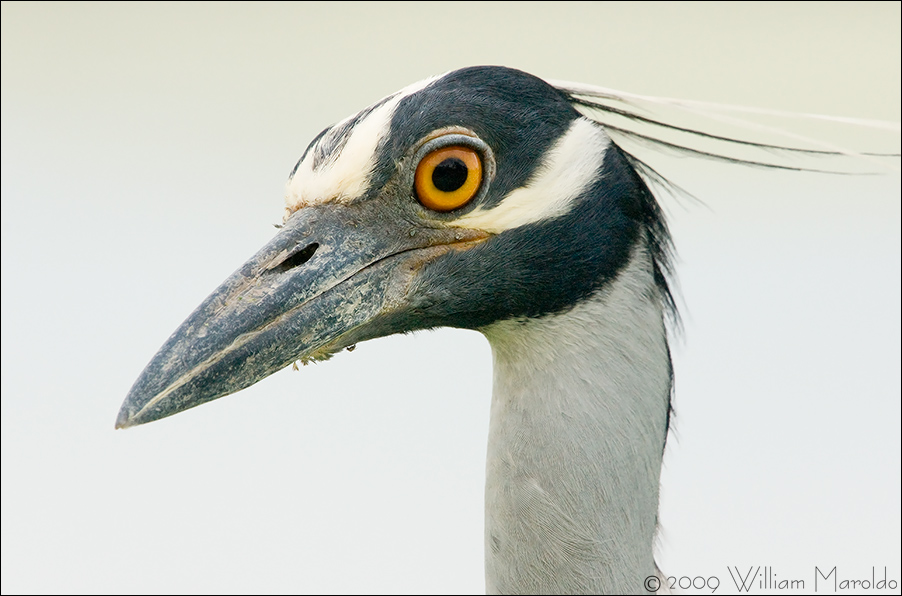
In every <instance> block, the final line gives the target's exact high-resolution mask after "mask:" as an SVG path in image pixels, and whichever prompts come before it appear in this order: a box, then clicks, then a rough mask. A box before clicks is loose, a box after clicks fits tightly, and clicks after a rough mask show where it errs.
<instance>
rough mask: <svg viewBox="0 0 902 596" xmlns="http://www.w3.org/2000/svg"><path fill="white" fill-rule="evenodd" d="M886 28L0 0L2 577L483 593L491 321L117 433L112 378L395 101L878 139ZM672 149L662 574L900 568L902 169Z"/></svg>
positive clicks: (773, 16) (396, 341)
mask: <svg viewBox="0 0 902 596" xmlns="http://www.w3.org/2000/svg"><path fill="white" fill-rule="evenodd" d="M899 23H900V11H899V4H898V3H883V4H871V3H855V4H854V5H853V4H829V5H822V4H819V3H806V4H782V3H781V4H762V5H759V4H730V5H719V4H704V5H702V4H683V3H679V4H641V5H633V4H625V5H624V4H567V3H554V4H527V3H505V4H492V5H483V4H468V3H450V4H439V5H432V4H417V3H403V4H365V5H360V4H344V5H331V4H319V3H315V4H292V5H270V4H263V3H255V4H252V5H251V4H244V5H241V4H238V5H236V4H228V5H216V4H213V5H206V4H205V5H183V4H174V5H146V4H142V5H132V4H128V5H110V4H106V3H104V4H87V5H85V4H81V5H72V4H19V3H7V2H4V3H3V5H2V133H3V140H2V284H3V285H2V309H3V310H2V317H3V320H2V366H3V369H2V503H3V506H2V574H0V577H2V590H3V592H4V593H9V592H53V591H57V590H59V591H66V592H93V591H99V592H107V593H114V592H119V591H125V592H156V591H161V592H169V593H175V592H182V591H188V592H209V591H213V592H215V591H237V592H270V591H272V592H297V591H301V592H319V591H329V592H342V591H377V592H390V591H400V592H410V593H414V592H419V591H425V592H443V591H449V592H455V591H461V592H480V591H481V590H482V589H483V570H482V551H483V546H482V509H483V505H482V489H483V472H484V450H485V437H486V432H487V423H488V406H489V396H490V390H491V371H490V351H489V347H488V345H487V343H486V342H485V340H484V339H483V338H482V337H481V336H480V335H478V334H476V333H472V332H463V331H449V330H443V331H439V332H430V333H419V334H415V335H413V336H407V337H393V338H388V339H383V340H378V341H373V342H370V343H367V344H362V345H361V346H359V347H358V349H357V351H355V352H354V353H353V354H341V355H339V356H337V357H336V358H335V359H334V360H333V361H331V362H328V363H324V364H319V365H316V366H309V367H306V368H304V369H302V370H301V371H300V372H291V371H290V370H287V371H283V372H280V373H278V374H276V375H274V376H272V377H271V378H269V379H267V380H265V381H263V382H261V383H260V384H259V385H257V386H255V387H253V388H251V389H248V390H246V391H244V392H242V393H240V394H238V395H235V396H232V397H228V398H224V399H222V400H220V401H218V402H214V403H212V404H209V405H206V406H203V407H201V408H198V409H195V410H192V411H190V412H187V413H184V414H181V415H179V416H177V417H175V418H170V419H167V420H165V421H162V422H158V423H154V424H151V425H149V426H146V427H141V428H137V429H132V430H129V431H113V421H114V419H115V416H116V412H117V411H118V408H119V405H120V403H121V401H122V399H123V398H124V397H125V394H126V392H127V391H128V388H129V387H130V386H131V383H132V382H133V381H134V379H135V378H136V377H137V375H138V374H139V373H140V371H141V369H142V368H143V366H144V365H145V364H146V363H147V361H148V360H149V359H150V358H151V356H152V355H153V354H154V352H155V351H156V350H157V348H158V347H159V346H160V345H161V344H162V342H163V341H164V340H165V339H166V338H167V337H168V336H169V334H170V333H171V332H172V331H173V330H174V329H175V327H176V326H177V325H178V324H179V323H180V322H181V321H182V320H183V319H184V317H185V316H187V315H188V314H189V313H190V312H191V311H192V310H193V309H194V307H195V306H196V305H197V304H198V303H199V302H200V301H201V300H202V299H203V298H204V297H205V296H206V295H207V294H208V293H209V292H210V291H211V290H212V289H213V288H214V287H216V286H217V285H218V284H219V282H220V281H222V280H223V279H224V278H225V277H226V276H227V275H228V274H229V273H231V272H232V271H233V270H234V269H235V268H236V267H237V266H238V265H239V264H241V263H242V262H244V260H245V259H246V258H247V257H249V256H250V255H251V254H252V253H254V252H255V251H256V249H257V248H258V247H259V246H261V245H262V244H263V243H264V242H265V241H266V240H267V239H268V238H270V237H271V236H272V234H273V233H274V230H273V228H272V227H271V225H270V224H272V223H275V222H277V221H279V220H280V218H281V214H282V204H281V201H282V187H283V184H284V180H285V178H286V176H287V174H288V172H289V171H290V170H291V168H292V166H293V165H294V163H295V161H296V160H297V158H298V157H299V156H300V154H301V152H302V151H303V149H304V147H305V146H306V145H307V143H308V141H309V140H310V139H311V138H312V137H313V136H314V135H315V134H316V133H317V132H319V131H320V130H321V129H322V128H323V127H325V126H327V125H329V124H331V123H333V122H335V121H337V120H339V119H341V118H343V117H344V116H346V115H348V114H350V113H352V112H356V111H357V110H359V109H361V108H363V107H365V106H366V105H368V104H370V103H372V102H373V101H375V100H377V99H379V98H380V97H382V96H384V95H386V94H388V93H390V92H392V91H394V90H396V89H399V88H401V87H403V86H404V85H407V84H408V83H411V82H413V81H416V80H419V79H422V78H424V77H426V76H428V75H432V74H437V73H441V72H444V71H447V70H450V69H453V68H458V67H461V66H467V65H473V64H504V65H508V66H513V67H517V68H521V69H523V70H526V71H529V72H532V73H534V74H537V75H539V76H543V77H547V78H557V79H567V80H573V81H582V82H586V83H592V84H597V85H604V86H608V87H613V88H619V89H624V90H628V91H633V92H638V93H647V94H652V95H660V96H671V97H686V98H693V99H701V100H710V101H718V102H725V103H736V104H742V105H753V106H761V107H767V108H775V109H782V110H793V111H804V112H817V113H826V114H836V115H844V116H855V117H863V118H880V119H886V120H894V121H898V120H899V113H900V76H899V73H900V50H899V48H900V25H899ZM785 124H786V125H787V126H788V127H791V128H792V127H795V126H798V127H799V129H800V130H803V131H805V132H806V133H807V132H810V131H811V127H809V126H808V124H807V123H804V122H802V123H796V122H792V121H790V122H788V123H785ZM815 132H817V131H815ZM825 134H826V133H825ZM829 134H830V135H832V136H831V140H833V141H836V140H839V141H844V140H845V141H848V142H849V143H850V144H853V145H855V148H859V149H862V148H869V147H872V146H873V145H872V143H875V144H880V143H883V145H882V146H880V147H879V148H880V149H887V148H889V149H890V150H898V134H895V135H893V134H889V135H888V139H887V135H883V136H880V135H877V136H869V135H864V136H862V135H861V134H860V132H859V131H854V130H852V131H847V132H842V131H840V132H838V133H837V132H836V130H835V129H832V128H831V129H830V130H829ZM844 135H847V136H844ZM862 139H864V140H866V141H867V143H864V142H862ZM862 145H865V146H864V147H863V146H862ZM659 163H661V164H662V167H664V168H665V170H666V171H667V172H668V173H670V174H672V175H674V177H675V178H677V180H678V181H679V182H680V183H682V184H683V185H684V186H686V187H688V188H689V189H690V190H692V191H693V192H694V193H695V194H696V196H698V198H699V199H700V200H701V201H703V202H704V204H705V205H706V206H705V207H699V206H696V205H693V203H692V202H687V201H684V202H682V203H679V202H674V201H672V200H668V201H665V202H666V203H667V204H668V212H669V213H670V214H671V215H672V221H673V223H672V226H673V231H674V235H675V240H676V244H677V246H678V249H679V252H680V266H679V277H680V282H681V287H682V295H683V302H684V304H685V306H684V308H683V314H684V318H685V327H686V329H685V333H684V334H683V339H682V340H680V341H679V342H677V344H676V345H675V348H674V356H675V366H676V376H677V397H676V406H677V412H678V417H677V419H676V428H677V436H676V438H673V437H672V438H671V441H670V443H669V445H668V451H667V456H666V466H665V470H664V475H663V479H662V483H663V488H662V504H661V524H662V528H663V533H662V537H661V540H660V548H659V556H658V559H659V562H660V564H661V566H662V567H663V569H664V570H665V572H666V573H669V574H674V575H692V576H694V575H699V574H700V575H704V576H709V575H717V576H719V577H720V579H721V581H722V582H724V583H728V582H729V581H730V580H729V575H728V573H727V570H726V566H727V565H736V566H740V567H742V568H743V569H744V570H747V569H748V567H749V566H753V565H771V566H773V571H774V572H775V573H777V574H778V576H780V577H781V578H789V577H799V578H803V579H806V580H809V581H810V580H811V579H813V568H814V565H816V564H817V565H820V566H822V567H827V568H829V567H832V566H834V565H836V566H838V569H839V572H840V573H841V574H842V576H843V577H846V578H863V577H869V576H870V570H871V566H876V567H878V569H881V570H882V567H883V566H889V574H890V576H891V577H895V578H896V579H899V578H900V568H899V561H900V455H899V446H900V422H899V419H900V405H899V404H900V364H899V362H900V201H899V195H900V182H899V175H898V173H889V174H886V175H882V176H864V177H853V178H849V177H838V176H818V175H797V174H786V173H774V172H766V171H760V170H753V169H746V168H737V167H730V166H723V165H718V164H712V163H704V162H702V163H696V162H695V161H693V160H681V161H677V160H669V161H668V160H662V161H661V162H659ZM894 163H895V165H896V166H898V160H896V161H895V162H894ZM809 586H812V584H809ZM726 589H727V588H721V592H723V591H724V590H726Z"/></svg>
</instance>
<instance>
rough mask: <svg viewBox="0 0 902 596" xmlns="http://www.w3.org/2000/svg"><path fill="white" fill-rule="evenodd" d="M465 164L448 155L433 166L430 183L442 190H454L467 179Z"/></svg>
mask: <svg viewBox="0 0 902 596" xmlns="http://www.w3.org/2000/svg"><path fill="white" fill-rule="evenodd" d="M467 173H468V172H467V164H465V163H464V162H463V161H461V160H460V159H458V158H456V157H449V158H448V159H446V160H444V161H443V162H442V163H440V164H438V165H437V166H435V170H433V171H432V183H433V184H434V185H435V187H436V188H437V189H439V190H440V191H442V192H454V191H455V190H457V189H458V188H460V187H461V186H463V185H464V182H466V181H467Z"/></svg>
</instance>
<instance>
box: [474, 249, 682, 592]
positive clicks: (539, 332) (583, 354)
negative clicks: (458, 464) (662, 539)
mask: <svg viewBox="0 0 902 596" xmlns="http://www.w3.org/2000/svg"><path fill="white" fill-rule="evenodd" d="M483 332H484V333H485V335H486V337H487V338H488V339H489V342H490V343H491V346H492V354H493V360H494V390H493V396H492V409H491V423H490V430H489V442H488V461H487V469H486V474H487V478H486V527H485V553H486V588H487V591H488V592H489V593H558V594H562V593H579V592H594V593H640V591H641V589H642V581H643V580H644V578H645V577H647V576H648V575H651V574H652V573H654V572H655V563H654V559H653V552H652V550H653V546H652V545H653V541H654V534H655V528H656V520H657V509H658V485H659V477H660V471H661V458H662V454H663V448H664V438H665V435H666V432H667V430H666V429H667V415H668V408H669V401H670V389H671V384H672V375H671V370H672V369H671V363H670V353H669V349H668V346H667V337H666V330H665V325H664V321H663V307H662V300H661V299H660V293H659V292H658V289H657V287H656V286H655V284H654V280H653V274H652V266H651V260H650V257H649V256H648V253H647V251H646V250H645V249H644V248H642V247H640V248H638V249H637V250H636V251H635V252H634V254H633V258H632V259H631V261H630V263H629V264H628V265H627V267H625V268H624V269H623V270H622V271H621V272H620V274H619V275H618V276H617V277H616V278H615V279H614V280H612V281H611V282H610V283H608V284H607V285H606V286H605V287H604V288H603V289H602V290H600V291H599V292H598V293H597V294H596V295H595V296H593V297H592V299H590V300H588V301H585V302H583V303H581V304H580V305H577V306H576V307H574V308H573V309H571V310H570V311H568V312H566V313H564V314H560V315H554V316H547V317H543V318H540V319H528V320H512V321H503V322H499V323H495V324H493V325H490V326H489V327H487V328H485V329H483Z"/></svg>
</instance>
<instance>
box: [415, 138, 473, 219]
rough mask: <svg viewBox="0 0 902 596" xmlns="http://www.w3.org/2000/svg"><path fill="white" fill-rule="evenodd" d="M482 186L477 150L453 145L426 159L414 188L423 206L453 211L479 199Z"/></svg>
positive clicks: (420, 167)
mask: <svg viewBox="0 0 902 596" xmlns="http://www.w3.org/2000/svg"><path fill="white" fill-rule="evenodd" d="M480 183H482V160H481V159H480V156H479V153H478V152H477V151H476V150H475V149H471V148H469V147H462V146H459V145H452V146H450V147H442V148H441V149H436V150H435V151H433V152H432V153H430V154H429V155H427V156H426V157H424V158H423V159H422V160H421V161H420V163H419V165H418V166H417V171H416V174H415V176H414V189H415V190H416V193H417V198H418V199H419V201H420V203H422V204H423V206H424V207H426V208H428V209H432V210H433V211H453V210H454V209H459V208H460V207H463V206H464V205H466V204H467V203H469V202H470V200H471V199H472V198H473V197H475V196H476V193H477V192H478V191H479V185H480Z"/></svg>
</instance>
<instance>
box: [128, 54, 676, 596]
mask: <svg viewBox="0 0 902 596" xmlns="http://www.w3.org/2000/svg"><path fill="white" fill-rule="evenodd" d="M586 103H587V102H586V100H585V99H580V98H579V96H578V94H577V93H575V92H573V91H572V90H567V89H564V88H561V87H555V86H553V85H550V84H548V83H546V82H544V81H542V80H540V79H538V78H536V77H533V76H531V75H528V74H525V73H523V72H519V71H516V70H511V69H507V68H500V67H474V68H467V69H463V70H458V71H455V72H452V73H449V74H446V75H444V76H441V77H438V78H434V79H430V80H427V81H424V82H421V83H419V84H415V85H412V86H410V87H408V88H406V89H404V90H402V91H400V92H398V93H396V94H394V95H391V96H389V97H387V98H385V99H383V100H381V101H379V102H378V103H376V104H374V105H372V106H370V107H369V108H367V109H365V110H363V111H362V112H360V113H359V114H356V115H355V116H352V117H350V118H348V119H346V120H344V121H342V122H340V123H338V124H336V125H335V126H332V127H330V128H327V129H326V130H325V131H323V132H322V133H321V134H320V135H319V136H318V137H316V138H315V139H314V140H313V141H312V142H311V143H310V145H309V147H308V148H307V150H306V152H305V153H304V155H303V157H301V159H300V161H299V162H298V164H297V166H296V167H295V169H294V171H293V172H292V173H291V176H290V178H289V182H288V187H287V196H286V200H287V213H286V218H285V221H284V226H283V227H282V228H281V230H280V231H279V233H278V234H277V235H276V236H275V237H274V238H273V239H272V241H271V242H269V244H267V245H266V246H265V247H263V249H262V250H260V252H258V253H257V254H256V255H255V256H254V257H252V258H251V259H250V260H249V261H248V262H247V263H245V264H244V265H243V266H242V267H241V268H240V269H239V270H238V271H237V272H236V273H235V274H234V275H232V276H231V277H230V278H229V279H227V280H226V281H225V282H224V283H223V284H222V286H221V287H220V288H218V289H217V290H216V291H215V292H214V293H213V294H212V295H211V296H210V297H209V298H207V299H206V301H204V303H203V304H201V306H200V307H199V308H198V309H197V310H196V311H195V312H194V313H193V314H192V315H191V316H190V317H189V318H188V320H187V321H185V322H184V323H183V324H182V326H181V327H180V328H179V329H178V330H177V331H176V332H175V333H174V334H173V335H172V337H171V338H170V339H169V340H168V341H167V342H166V344H165V345H164V346H163V347H162V349H161V350H160V352H159V353H158V354H157V355H156V356H155V357H154V358H153V360H152V361H151V362H150V364H149V365H148V366H147V368H146V370H145V371H144V372H143V374H142V375H141V376H140V378H139V379H138V380H137V382H136V383H135V385H134V386H133V387H132V389H131V392H130V393H129V395H128V397H127V398H126V400H125V403H124V404H123V406H122V410H121V411H120V413H119V418H118V420H117V426H118V427H127V426H133V425H136V424H143V423H146V422H150V421H152V420H157V419H159V418H163V417H165V416H170V415H172V414H175V413H177V412H180V411H182V410H185V409H187V408H191V407H194V406H197V405H199V404H201V403H204V402H207V401H210V400H213V399H216V398H218V397H221V396H223V395H226V394H229V393H233V392H235V391H238V390H240V389H242V388H244V387H247V386H249V385H251V384H253V383H256V382H257V381H259V380H260V379H263V378H264V377H266V376H267V375H270V374H272V373H274V372H276V371H277V370H279V369H281V368H283V367H285V366H287V365H290V364H292V363H293V362H295V361H297V360H302V361H305V362H306V361H308V360H314V359H323V358H326V357H328V356H329V355H331V354H333V353H334V352H336V351H338V350H341V349H343V348H346V347H349V346H352V345H354V344H356V343H358V342H361V341H364V340H367V339H371V338H375V337H381V336H385V335H389V334H393V333H399V332H405V331H412V330H416V329H427V328H432V327H440V326H450V327H459V328H467V329H476V330H479V331H481V332H482V333H484V334H485V336H486V337H487V338H488V340H489V342H490V343H491V346H492V353H493V357H494V390H493V396H492V407H491V426H490V436H489V446H488V465H487V480H486V522H485V523H486V527H485V557H486V582H487V589H488V590H489V591H490V592H504V593H508V592H542V593H572V592H595V593H603V592H604V593H607V592H610V593H640V591H641V590H642V589H643V585H642V582H643V579H644V578H646V577H648V576H651V575H653V574H654V573H655V572H656V568H655V562H654V559H653V553H652V545H653V542H654V536H655V529H656V517H657V508H658V484H659V476H660V471H661V460H662V453H663V449H664V441H665V436H666V435H667V429H668V420H669V412H670V395H671V387H672V378H673V373H672V368H671V360H670V353H669V350H668V340H667V330H666V324H665V323H666V320H667V318H668V316H669V315H670V314H672V313H673V301H672V299H671V296H670V291H669V290H668V281H667V280H668V275H669V272H670V266H669V257H668V254H669V246H670V241H669V237H668V233H667V228H666V226H665V223H664V220H663V217H662V215H661V211H660V209H659V207H658V204H657V202H656V201H655V198H654V197H653V196H652V193H651V192H650V191H649V188H648V186H647V185H646V183H645V181H644V179H643V176H640V173H641V174H643V175H648V172H647V171H643V170H642V164H641V162H638V161H637V160H635V159H634V158H633V157H632V156H630V155H629V154H627V153H625V152H624V151H623V150H622V149H621V148H620V147H618V145H616V144H614V143H613V142H612V140H611V138H610V137H609V135H608V134H607V133H606V129H605V128H604V127H603V126H602V125H600V124H599V123H598V122H597V121H595V120H593V119H591V118H589V117H587V116H585V115H583V113H581V112H580V111H579V110H577V107H580V106H582V107H585V105H586Z"/></svg>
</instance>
